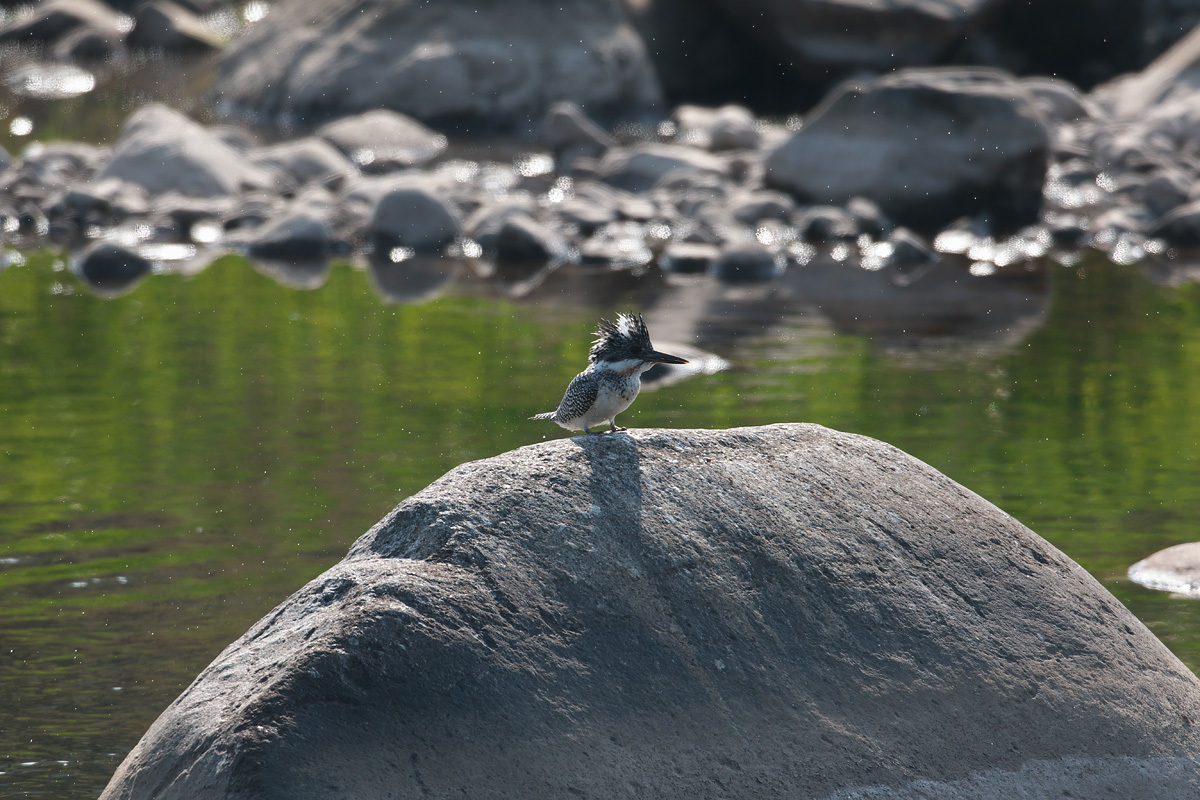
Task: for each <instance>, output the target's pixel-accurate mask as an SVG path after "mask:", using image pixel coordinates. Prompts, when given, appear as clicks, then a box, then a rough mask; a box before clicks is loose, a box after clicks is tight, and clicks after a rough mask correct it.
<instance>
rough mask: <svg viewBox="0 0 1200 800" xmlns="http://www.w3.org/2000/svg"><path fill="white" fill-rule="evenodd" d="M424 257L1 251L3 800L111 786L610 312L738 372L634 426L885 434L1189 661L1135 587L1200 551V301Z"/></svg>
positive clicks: (841, 277) (718, 377) (1147, 287)
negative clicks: (534, 266)
mask: <svg viewBox="0 0 1200 800" xmlns="http://www.w3.org/2000/svg"><path fill="white" fill-rule="evenodd" d="M401 266H403V265H401ZM822 270H825V273H823V272H822ZM838 270H842V272H840V273H839V272H837V271H838ZM435 273H436V274H435V275H434V276H433V278H430V279H427V280H423V281H421V282H419V286H420V291H419V292H417V293H415V294H412V293H409V294H405V292H404V291H402V288H403V287H401V289H397V284H396V283H395V282H394V281H393V282H389V278H388V276H387V275H384V274H381V273H376V272H371V271H369V270H367V269H365V268H362V267H356V266H352V265H349V264H334V265H332V266H331V267H328V268H327V269H326V268H318V269H316V271H315V272H312V271H310V272H308V273H305V274H304V275H295V274H291V275H289V274H281V273H279V272H278V271H276V272H270V271H269V270H267V269H264V268H262V267H259V268H256V267H255V266H254V265H251V264H250V263H249V262H247V261H244V260H242V259H240V258H236V257H225V258H223V259H221V260H219V261H218V262H217V263H215V264H213V265H212V266H210V267H208V268H207V269H205V270H203V271H201V272H200V273H199V274H197V275H194V276H191V277H185V276H182V275H153V276H151V277H150V278H148V279H147V280H145V281H144V282H143V283H141V284H140V285H138V286H136V287H134V288H133V289H132V290H131V291H128V292H126V293H124V294H121V295H119V296H116V297H108V298H105V297H98V296H96V295H94V294H93V293H91V292H90V291H88V290H87V289H86V288H85V287H84V286H83V284H82V283H81V282H80V281H79V280H78V279H76V278H75V277H74V276H73V275H72V274H71V272H70V269H69V266H68V265H65V264H64V263H62V261H61V260H60V259H59V256H58V255H56V254H54V253H46V252H43V253H33V254H26V256H25V259H24V263H18V264H15V265H12V266H9V267H7V268H6V269H3V270H0V598H2V600H0V697H3V698H5V700H4V702H2V703H0V797H5V798H6V797H34V796H47V797H56V798H65V797H94V796H95V795H97V794H98V793H99V792H100V790H101V789H102V788H103V786H104V785H105V783H106V782H107V780H108V778H109V776H110V775H111V773H112V771H113V770H114V769H115V767H116V765H117V764H118V763H119V761H120V759H121V758H122V757H123V756H124V755H125V753H127V752H128V750H129V749H130V748H131V747H132V746H133V744H134V743H135V742H136V741H137V739H138V738H139V737H140V736H141V734H142V733H143V732H144V731H145V729H146V728H147V726H149V725H150V723H151V722H152V721H153V720H154V719H155V717H157V715H158V714H159V713H160V712H161V711H162V710H163V708H164V707H165V706H166V705H167V704H168V703H170V701H171V700H172V699H173V698H174V697H175V696H176V695H177V694H178V693H179V692H180V691H181V690H182V689H183V688H184V687H186V686H187V684H188V683H189V682H190V681H191V680H192V678H193V677H195V675H196V674H197V673H198V672H199V671H200V670H201V669H202V668H203V667H204V666H205V665H206V664H207V663H208V662H209V661H211V660H212V659H213V658H214V657H215V656H216V655H217V653H218V652H220V650H221V649H222V648H224V647H225V646H226V645H227V644H229V643H230V642H231V641H233V640H234V639H235V638H237V637H238V636H239V635H240V634H241V633H242V632H243V631H244V630H245V629H246V628H247V627H249V626H250V625H251V624H252V623H253V622H254V621H255V620H257V619H259V618H260V617H261V616H263V615H264V614H265V613H266V612H267V611H269V610H270V609H271V608H272V607H273V606H275V605H276V604H277V603H279V602H280V601H282V600H283V599H284V598H285V597H287V596H288V595H289V594H290V593H291V592H292V591H294V590H296V589H297V588H299V587H300V586H301V585H302V584H303V583H305V582H306V581H307V580H309V579H311V578H312V577H314V576H316V575H317V574H319V573H320V572H321V571H323V570H324V569H326V568H328V567H329V566H331V565H332V564H334V563H335V562H336V561H337V560H338V559H339V558H341V556H342V555H343V554H344V553H345V551H346V550H347V548H348V547H349V546H350V544H351V543H352V542H353V541H354V540H355V538H357V537H358V536H359V535H360V534H361V533H363V532H364V531H365V530H366V529H367V528H368V527H370V526H371V525H372V524H373V523H374V522H375V521H376V520H378V519H379V518H380V517H381V516H383V514H384V513H385V512H387V511H388V510H389V509H390V508H391V507H392V506H394V505H395V504H396V503H398V502H399V501H400V500H401V499H403V498H404V497H406V496H407V495H409V494H412V493H413V492H416V491H417V490H419V489H420V488H422V487H423V486H425V485H426V484H427V483H429V482H430V481H432V480H433V479H434V478H436V477H438V476H439V475H441V474H442V473H443V472H445V471H446V470H448V469H450V468H451V467H453V466H454V465H456V464H459V463H461V462H463V461H466V460H470V459H477V458H484V457H487V456H490V455H493V454H496V453H500V452H503V451H506V450H509V449H511V448H514V447H519V446H521V445H525V444H530V443H533V442H537V441H541V440H542V439H545V438H548V437H557V436H561V435H564V434H565V432H563V431H561V430H560V429H558V428H557V427H555V426H553V425H551V424H549V423H545V422H540V423H539V422H530V421H528V420H527V419H526V417H528V416H529V415H530V414H533V413H536V412H539V411H545V410H549V409H552V408H553V407H554V406H555V405H556V403H557V402H558V400H559V398H560V396H561V392H562V390H563V388H564V387H565V386H566V384H567V382H568V381H569V379H570V378H571V376H572V375H574V374H575V372H577V371H578V370H579V369H581V368H582V367H583V365H584V364H585V362H586V355H587V348H588V344H589V340H590V333H591V331H592V329H593V328H594V326H595V323H596V320H597V318H598V317H599V316H601V315H608V314H611V313H613V312H614V311H617V310H625V309H636V310H645V312H646V316H647V320H648V321H649V323H650V326H651V333H652V334H653V336H654V340H655V344H656V345H657V346H658V347H659V349H662V350H665V351H667V352H671V351H672V347H671V346H672V345H673V344H674V345H692V346H696V347H699V348H701V349H702V350H704V351H707V352H710V353H713V354H715V355H716V356H719V357H720V358H721V359H724V361H725V362H726V363H727V368H726V369H723V370H720V371H716V372H713V373H712V374H701V375H696V376H693V377H690V378H688V379H686V380H684V381H682V382H679V383H675V384H673V385H667V386H663V387H661V388H659V389H657V390H656V391H652V392H646V393H644V394H643V395H642V397H641V398H639V400H638V401H637V403H636V404H635V405H634V406H633V408H631V409H630V410H629V411H628V412H626V414H625V415H623V416H622V418H621V422H622V424H625V425H629V426H634V427H649V426H667V427H680V428H682V427H732V426H740V425H759V424H766V423H773V422H783V421H808V422H816V423H820V424H823V425H828V426H830V427H833V428H837V429H840V430H845V431H853V432H856V433H861V434H865V435H868V436H873V437H877V438H880V439H883V440H886V441H888V442H891V443H892V444H894V445H896V446H898V447H900V448H902V449H904V450H906V451H907V452H909V453H912V454H913V455H915V456H917V457H918V458H920V459H922V460H924V461H926V462H928V463H929V464H932V465H933V466H934V467H936V468H938V469H940V470H942V471H943V472H945V473H946V474H948V475H949V476H950V477H952V478H954V479H955V480H957V481H959V482H960V483H962V484H964V485H965V486H967V487H968V488H970V489H972V490H974V491H975V492H977V493H979V494H980V495H982V496H983V497H985V498H987V499H988V500H991V501H992V502H994V503H996V504H997V505H998V506H1000V507H1001V508H1003V509H1004V510H1005V511H1007V512H1009V513H1010V514H1012V515H1013V516H1015V517H1017V518H1018V519H1020V520H1021V521H1022V522H1024V523H1026V524H1027V525H1029V526H1030V527H1031V528H1033V529H1034V530H1035V531H1037V532H1038V533H1040V534H1041V535H1042V536H1044V537H1046V538H1047V539H1048V540H1050V541H1051V542H1052V543H1053V544H1054V545H1056V546H1057V547H1059V548H1060V549H1062V550H1064V551H1065V552H1066V553H1067V554H1069V555H1070V556H1071V557H1072V558H1074V559H1076V560H1077V561H1078V562H1080V563H1081V564H1082V565H1083V566H1084V567H1086V568H1087V569H1088V570H1089V571H1090V572H1091V573H1092V574H1093V575H1094V576H1095V577H1096V578H1097V579H1098V580H1099V581H1100V582H1101V583H1103V584H1104V585H1105V586H1106V587H1107V588H1108V589H1109V590H1110V591H1112V592H1113V593H1114V594H1115V595H1116V596H1117V597H1118V598H1119V599H1120V600H1121V601H1122V602H1123V603H1125V604H1126V605H1127V606H1128V607H1129V608H1130V609H1131V610H1132V611H1133V612H1134V613H1135V614H1136V615H1137V616H1138V617H1139V618H1141V619H1142V620H1143V621H1144V622H1145V623H1146V624H1147V625H1148V626H1149V627H1150V628H1151V629H1152V630H1153V631H1154V632H1155V633H1156V634H1157V635H1158V636H1159V637H1160V638H1161V639H1162V640H1163V641H1164V642H1165V643H1166V644H1167V645H1168V646H1169V647H1170V648H1171V649H1172V650H1173V651H1174V652H1175V653H1177V654H1178V655H1179V657H1180V658H1181V659H1182V660H1183V661H1184V662H1185V663H1186V664H1187V665H1188V666H1189V667H1191V668H1192V669H1193V670H1195V669H1197V668H1200V604H1197V602H1196V601H1188V600H1184V599H1178V598H1173V597H1170V596H1167V595H1163V594H1157V593H1153V592H1150V591H1147V590H1144V589H1142V588H1140V587H1138V586H1136V585H1133V584H1131V583H1130V582H1129V581H1128V580H1127V579H1126V577H1125V570H1126V568H1127V567H1128V566H1129V565H1130V564H1131V563H1133V562H1134V561H1136V560H1138V559H1140V558H1142V557H1144V556H1145V555H1147V554H1149V553H1151V552H1153V551H1155V550H1158V549H1160V548H1162V547H1166V546H1168V545H1171V544H1177V543H1180V542H1185V541H1192V540H1197V539H1200V526H1198V525H1197V520H1200V457H1198V456H1197V454H1198V453H1200V286H1197V285H1196V284H1190V283H1184V284H1182V285H1178V286H1174V285H1171V284H1170V282H1169V281H1165V280H1162V279H1161V278H1162V275H1161V274H1159V273H1155V272H1152V271H1149V270H1146V269H1142V268H1141V267H1139V266H1136V265H1135V266H1115V265H1112V264H1109V263H1108V262H1107V261H1105V260H1104V259H1102V258H1099V257H1094V256H1093V257H1087V258H1084V260H1083V261H1081V262H1080V263H1078V264H1075V265H1073V266H1072V267H1069V268H1068V267H1063V266H1061V265H1058V264H1047V265H1042V266H1041V267H1040V268H1039V270H1038V271H1037V272H1036V274H1031V275H1026V276H1017V277H1016V278H1012V277H1009V278H1007V279H999V278H995V277H993V278H990V279H984V278H973V277H971V276H969V275H968V274H967V273H966V272H964V271H961V270H960V271H958V272H955V271H954V270H953V269H951V268H947V269H946V270H943V271H942V273H940V274H934V275H930V276H925V277H924V278H922V280H921V281H918V282H916V283H914V284H913V285H912V286H911V287H908V288H903V287H897V286H895V285H888V286H884V285H883V284H882V283H880V282H879V281H878V279H876V278H874V277H872V276H870V275H868V274H867V273H866V272H865V271H863V270H859V269H857V268H856V267H852V266H849V265H839V264H831V263H830V264H826V265H825V266H821V265H820V264H819V263H815V264H814V265H811V266H809V267H806V268H798V269H796V270H794V271H793V272H790V273H789V274H788V275H785V276H784V278H782V279H781V280H779V281H776V282H774V283H772V284H767V285H763V286H752V287H736V286H734V287H729V286H721V285H718V284H716V283H714V282H713V281H711V280H709V279H707V278H703V277H701V278H689V279H677V280H668V279H666V278H663V277H662V276H658V275H657V274H649V275H646V276H643V277H641V278H637V279H634V278H631V277H629V276H626V275H618V274H614V273H603V274H597V273H589V272H588V271H587V270H586V269H583V268H569V269H568V268H564V269H563V270H562V271H561V274H559V275H554V276H550V277H549V278H548V279H547V280H545V281H543V282H542V283H540V284H539V285H537V286H536V287H532V288H531V287H525V289H523V290H521V291H515V290H514V288H513V285H512V284H502V283H497V282H496V281H486V280H483V279H480V278H477V277H474V276H473V275H471V274H470V271H469V268H467V267H464V266H461V265H454V264H449V265H446V266H445V269H444V270H442V271H441V272H437V271H435ZM1147 274H1155V275H1158V278H1156V280H1154V281H1152V280H1150V279H1148V278H1147V277H1146V276H1147ZM439 276H440V277H439ZM860 276H861V277H862V280H863V281H867V282H860ZM393 277H394V276H393ZM452 279H453V280H452ZM870 281H874V282H873V283H872V282H870ZM939 281H940V284H939ZM988 281H991V282H990V283H989V282H988ZM288 283H292V284H303V285H305V286H307V287H309V288H307V289H302V288H294V287H293V286H289V285H286V284H288ZM401 283H403V281H401ZM893 283H894V282H893ZM923 286H924V287H926V288H922V287H923ZM313 287H319V288H313ZM881 287H882V288H881ZM929 287H932V288H929ZM939 287H940V288H939ZM400 299H407V300H414V299H420V300H421V302H409V303H402V302H396V301H397V300H400ZM713 363H716V362H713Z"/></svg>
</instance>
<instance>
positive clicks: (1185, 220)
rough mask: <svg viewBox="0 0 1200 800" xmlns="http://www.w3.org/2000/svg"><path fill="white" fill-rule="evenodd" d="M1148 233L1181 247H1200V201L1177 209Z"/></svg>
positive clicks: (1194, 201)
mask: <svg viewBox="0 0 1200 800" xmlns="http://www.w3.org/2000/svg"><path fill="white" fill-rule="evenodd" d="M1093 229H1095V225H1094V224H1093ZM1148 233H1149V235H1150V236H1154V237H1158V238H1161V239H1165V240H1167V242H1169V243H1171V244H1174V245H1179V246H1181V247H1200V200H1193V201H1191V202H1190V203H1185V204H1183V205H1181V206H1179V207H1177V208H1175V209H1174V210H1173V211H1171V212H1170V213H1169V214H1167V215H1166V216H1164V217H1163V218H1162V219H1160V220H1159V221H1158V222H1156V223H1155V224H1154V225H1153V226H1152V227H1151V228H1150V230H1149V231H1148Z"/></svg>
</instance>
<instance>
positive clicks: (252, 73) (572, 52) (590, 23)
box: [215, 0, 660, 130]
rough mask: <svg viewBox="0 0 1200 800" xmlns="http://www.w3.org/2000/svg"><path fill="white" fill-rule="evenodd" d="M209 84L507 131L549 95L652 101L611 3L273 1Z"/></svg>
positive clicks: (649, 74)
mask: <svg viewBox="0 0 1200 800" xmlns="http://www.w3.org/2000/svg"><path fill="white" fill-rule="evenodd" d="M215 89H216V92H217V94H218V95H219V96H220V97H221V98H222V99H223V100H224V101H225V102H227V103H231V104H233V105H235V106H238V107H243V108H246V109H249V110H252V111H255V112H258V113H260V114H263V115H265V116H267V117H271V118H273V117H278V116H280V115H288V116H291V117H300V118H302V119H321V118H329V117H337V116H343V115H346V114H353V113H356V112H361V111H366V110H368V109H373V108H388V109H392V110H395V111H400V112H403V113H405V114H410V115H412V116H413V117H416V118H417V119H420V120H423V121H426V122H430V121H445V122H452V123H457V124H462V125H465V126H468V127H473V128H483V129H486V128H512V129H519V130H531V129H532V128H533V127H534V125H535V124H536V121H537V120H540V119H541V118H542V116H543V115H544V114H545V113H546V110H547V109H548V108H549V107H550V105H551V104H552V103H554V102H556V101H559V100H571V101H573V102H575V103H577V104H579V105H580V106H582V107H583V108H585V109H587V111H588V112H589V113H591V114H601V115H618V114H620V115H628V114H638V113H645V112H646V111H647V110H648V109H651V108H654V107H656V106H657V104H658V103H659V98H660V89H659V85H658V81H657V79H656V78H655V75H654V69H653V67H651V65H650V62H649V59H648V58H647V57H646V51H645V48H644V46H643V44H642V42H641V40H640V39H639V38H638V36H637V34H636V33H635V32H634V31H633V28H632V27H631V26H630V25H629V23H628V22H627V21H626V20H625V18H624V17H623V15H622V14H621V11H620V9H619V8H618V7H617V4H616V2H615V0H576V2H572V3H566V4H562V3H548V2H545V1H544V0H509V1H508V2H504V3H497V2H494V1H493V0H469V1H468V2H456V3H428V2H419V1H418V0H281V2H279V3H276V4H274V5H273V6H272V9H271V13H270V14H269V15H267V17H266V18H265V19H264V20H262V21H261V22H259V23H258V24H257V25H255V26H254V27H253V28H251V29H250V30H249V31H248V32H247V33H246V34H245V35H244V36H242V38H240V39H239V40H238V41H236V42H235V43H234V44H233V45H231V46H230V47H229V48H228V49H227V50H226V51H225V53H224V55H223V57H222V61H221V65H220V70H219V74H218V77H217V81H216V86H215Z"/></svg>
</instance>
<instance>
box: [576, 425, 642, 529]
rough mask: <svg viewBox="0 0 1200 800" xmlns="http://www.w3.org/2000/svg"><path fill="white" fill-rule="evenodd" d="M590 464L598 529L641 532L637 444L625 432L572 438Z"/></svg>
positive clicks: (589, 485) (640, 476)
mask: <svg viewBox="0 0 1200 800" xmlns="http://www.w3.org/2000/svg"><path fill="white" fill-rule="evenodd" d="M571 443H572V444H574V445H575V446H577V447H578V448H579V449H580V450H582V451H583V455H584V458H585V459H587V464H588V474H589V477H588V491H589V494H590V495H591V500H592V506H591V514H592V517H593V519H594V520H595V523H596V526H597V527H603V526H606V525H616V526H619V527H620V528H621V530H623V531H629V532H632V533H638V534H640V532H641V525H642V469H641V459H640V456H639V454H638V443H637V441H636V440H635V439H634V438H633V437H632V436H629V435H627V434H625V433H622V432H616V433H602V434H594V435H584V436H573V437H571Z"/></svg>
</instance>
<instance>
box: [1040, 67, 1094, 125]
mask: <svg viewBox="0 0 1200 800" xmlns="http://www.w3.org/2000/svg"><path fill="white" fill-rule="evenodd" d="M1020 83H1021V86H1022V88H1024V89H1025V91H1026V92H1028V93H1029V96H1030V97H1032V98H1033V101H1034V103H1036V104H1037V107H1038V109H1039V110H1041V112H1042V114H1043V115H1044V116H1045V117H1046V119H1048V120H1050V121H1052V122H1056V123H1059V124H1062V123H1070V122H1078V121H1079V120H1081V119H1090V118H1091V117H1094V116H1097V115H1098V114H1099V113H1100V112H1099V110H1098V109H1097V108H1095V106H1094V105H1093V104H1092V102H1091V101H1090V100H1088V99H1087V98H1086V97H1084V95H1083V93H1082V92H1080V91H1079V89H1078V87H1076V86H1075V85H1074V84H1072V83H1070V82H1069V81H1065V80H1062V79H1061V78H1047V77H1044V76H1037V77H1033V78H1022V79H1021V81H1020Z"/></svg>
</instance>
